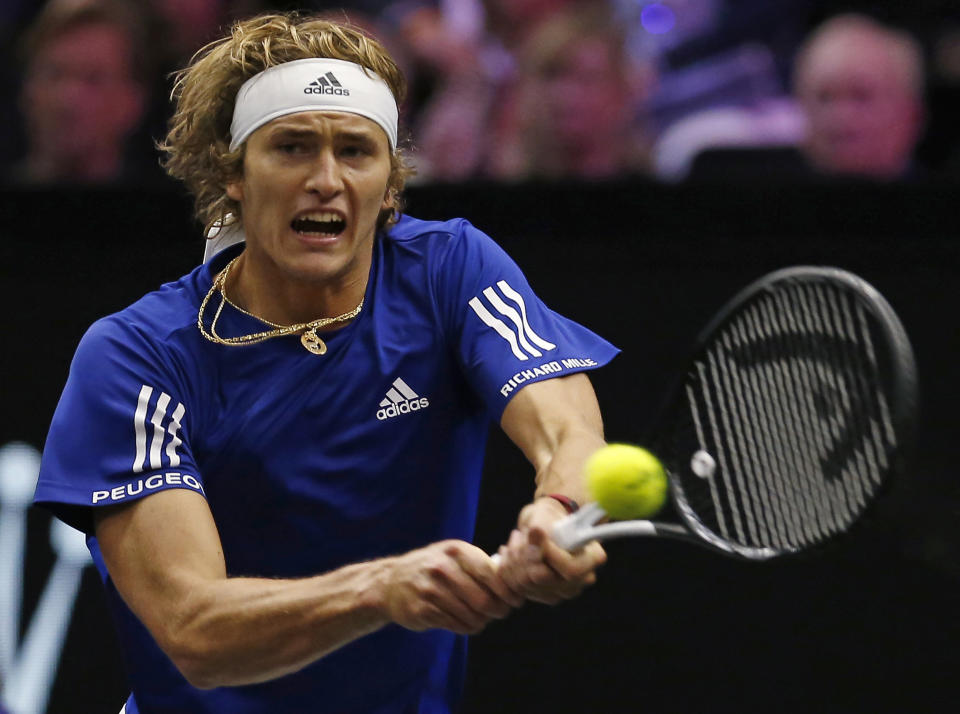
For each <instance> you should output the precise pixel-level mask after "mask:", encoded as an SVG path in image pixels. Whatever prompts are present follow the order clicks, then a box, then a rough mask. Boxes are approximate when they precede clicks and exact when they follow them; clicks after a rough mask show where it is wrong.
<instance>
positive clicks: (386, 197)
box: [228, 187, 397, 211]
mask: <svg viewBox="0 0 960 714" xmlns="http://www.w3.org/2000/svg"><path fill="white" fill-rule="evenodd" d="M228 195H229V194H228ZM230 198H233V196H230ZM396 198H397V189H395V188H393V187H390V188H388V189H387V192H386V193H385V194H383V202H382V203H381V204H380V210H383V211H391V210H393V209H394V208H396V207H397V201H396ZM234 200H235V201H239V200H240V199H239V198H237V199H234Z"/></svg>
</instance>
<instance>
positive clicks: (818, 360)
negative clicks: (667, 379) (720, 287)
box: [682, 283, 896, 549]
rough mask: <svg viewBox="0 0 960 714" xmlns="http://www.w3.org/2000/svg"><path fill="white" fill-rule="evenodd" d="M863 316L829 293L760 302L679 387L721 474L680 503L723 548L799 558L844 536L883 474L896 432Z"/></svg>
mask: <svg viewBox="0 0 960 714" xmlns="http://www.w3.org/2000/svg"><path fill="white" fill-rule="evenodd" d="M874 339H875V337H874V335H873V334H872V328H871V316H870V315H869V314H868V313H867V311H866V310H865V309H864V308H863V307H862V305H861V304H860V303H859V301H858V300H857V299H856V297H855V296H854V295H852V294H850V293H849V292H847V291H844V290H841V289H840V288H837V287H836V286H833V285H829V284H827V283H814V284H801V283H796V284H786V285H781V286H778V289H775V290H770V291H767V292H764V293H761V294H759V295H758V296H756V297H755V298H754V299H753V300H752V302H751V303H749V304H748V305H747V307H746V308H745V309H743V310H741V311H740V312H739V313H738V314H737V316H736V317H734V318H733V319H732V320H731V321H730V322H729V323H728V324H727V325H726V326H725V327H724V329H723V331H722V332H721V333H720V334H719V335H718V336H717V337H716V338H715V339H714V341H713V343H712V344H711V346H709V347H708V348H707V349H706V351H705V353H704V354H703V356H702V359H700V360H698V361H697V362H696V366H695V368H694V370H692V371H691V373H690V375H689V377H688V383H687V385H686V395H687V402H688V406H689V409H690V417H691V421H692V431H693V432H694V433H693V434H692V435H691V436H692V437H693V438H695V439H696V442H697V444H698V445H699V448H700V449H703V450H706V451H707V452H708V453H710V454H711V455H712V456H713V457H714V459H715V461H716V464H717V468H716V472H715V473H714V474H713V475H712V476H711V477H709V478H700V477H697V476H693V475H689V474H687V475H686V477H685V478H684V479H682V484H683V490H684V496H685V497H686V498H687V500H688V502H689V505H690V507H691V509H692V510H693V511H694V512H695V513H696V515H697V517H698V518H701V519H702V520H703V522H704V523H705V524H706V525H707V526H708V527H710V528H713V529H715V531H716V532H717V533H718V534H719V535H720V536H721V537H722V538H724V539H726V540H728V541H731V542H736V543H739V544H743V545H748V546H756V547H774V548H777V549H796V548H799V547H803V546H805V545H810V544H812V543H815V542H818V541H820V540H823V539H824V538H826V537H828V536H830V535H832V534H834V533H836V532H838V531H841V530H845V529H846V528H847V527H848V526H849V525H850V524H851V523H852V521H853V520H855V519H856V517H857V516H858V515H859V514H860V512H862V510H863V509H864V508H865V507H866V504H867V502H868V501H869V500H870V498H871V497H872V495H873V493H874V492H875V490H876V488H877V487H878V485H879V483H880V481H881V479H882V475H883V472H884V471H885V470H886V469H887V468H889V454H890V453H891V451H892V450H893V448H894V447H895V446H896V436H895V429H894V427H893V423H892V419H891V417H890V408H889V404H888V401H887V398H886V396H885V395H884V394H883V392H882V390H878V389H877V385H880V384H883V382H882V377H883V374H882V371H883V370H882V365H880V364H878V361H877V357H876V354H877V351H876V349H875V348H874V344H873V343H874Z"/></svg>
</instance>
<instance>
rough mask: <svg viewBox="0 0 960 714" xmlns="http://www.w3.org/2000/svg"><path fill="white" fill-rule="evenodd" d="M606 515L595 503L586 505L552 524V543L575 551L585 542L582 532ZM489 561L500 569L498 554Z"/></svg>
mask: <svg viewBox="0 0 960 714" xmlns="http://www.w3.org/2000/svg"><path fill="white" fill-rule="evenodd" d="M606 515H607V512H606V511H604V510H603V509H602V508H601V507H600V506H598V505H597V504H596V503H588V504H586V505H585V506H584V507H583V508H581V509H580V510H579V511H576V512H575V513H571V514H570V515H569V516H565V517H564V518H561V519H560V520H559V521H557V522H556V523H555V524H554V526H553V533H552V538H553V542H554V543H556V544H557V545H559V546H560V547H561V548H563V549H564V550H570V551H573V550H576V549H577V548H579V547H580V546H582V545H583V544H584V543H585V542H586V541H585V540H584V537H583V532H584V531H585V530H586V529H588V528H590V527H591V526H592V525H593V524H595V523H596V522H597V521H599V520H600V519H601V518H603V517H604V516H606ZM587 540H592V538H587ZM490 559H491V560H492V561H493V567H494V568H499V567H500V561H501V558H500V554H499V553H494V554H493V555H492V556H490Z"/></svg>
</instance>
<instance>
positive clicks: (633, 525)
mask: <svg viewBox="0 0 960 714" xmlns="http://www.w3.org/2000/svg"><path fill="white" fill-rule="evenodd" d="M811 277H814V278H821V279H823V280H824V281H826V282H832V283H841V284H843V285H845V286H846V287H847V288H849V289H850V290H851V292H852V293H853V295H855V296H856V298H857V300H858V301H859V302H860V303H861V304H862V305H863V306H864V307H865V308H866V309H867V310H869V311H870V312H871V313H872V314H873V315H874V317H876V318H877V319H876V323H877V326H878V327H879V328H880V330H881V332H882V336H883V338H884V341H885V343H886V345H887V346H888V347H889V348H890V350H889V354H890V361H891V368H890V370H889V371H890V374H891V375H892V379H893V382H892V384H891V404H892V405H894V406H895V410H894V412H893V413H892V414H891V419H892V423H893V425H894V430H895V433H896V434H897V440H898V441H897V444H898V446H897V449H896V450H895V453H894V454H892V458H893V461H892V463H891V469H890V470H891V471H892V472H898V471H902V469H903V467H904V464H905V462H906V460H907V455H908V454H909V452H910V451H911V450H912V445H913V441H914V437H915V423H916V413H917V401H918V400H917V379H916V363H915V360H914V356H913V350H912V348H911V346H910V341H909V338H908V337H907V334H906V331H905V330H904V329H903V326H902V324H901V323H900V320H899V318H898V317H897V315H896V313H895V312H894V311H893V308H892V307H891V306H890V304H889V303H888V302H887V301H886V299H885V298H884V297H883V296H882V295H881V294H880V293H879V292H878V291H877V290H876V289H875V288H874V287H873V286H872V285H870V284H869V283H867V282H866V281H865V280H863V279H862V278H860V277H859V276H857V275H854V274H853V273H850V272H847V271H845V270H843V269H840V268H834V267H817V266H793V267H789V268H783V269H781V270H776V271H774V272H771V273H768V274H766V275H764V276H762V277H761V278H759V279H758V280H755V281H754V282H753V283H751V284H749V285H747V286H746V287H745V288H743V289H742V290H740V291H739V292H738V293H737V294H735V295H734V296H733V297H732V298H731V299H730V300H728V301H727V303H726V304H725V305H724V306H723V307H722V308H721V309H720V310H719V311H718V312H717V314H716V315H715V316H714V318H713V319H712V320H710V322H708V323H707V326H706V327H705V328H704V329H703V330H701V331H700V334H699V335H698V337H697V340H696V343H695V347H694V349H693V350H692V351H691V358H690V360H689V364H691V365H693V364H694V363H695V362H696V359H697V358H698V357H699V356H700V355H701V354H702V353H703V352H704V350H705V349H706V347H707V346H708V345H709V343H710V342H711V341H712V339H713V336H714V335H715V334H716V333H717V332H718V331H719V330H721V329H722V328H724V327H725V326H726V324H727V323H728V322H729V321H730V320H731V319H733V318H734V317H735V316H736V315H737V314H739V310H740V308H741V306H743V305H744V303H746V302H748V301H749V300H751V299H752V298H754V296H755V295H757V294H759V293H762V292H763V291H765V290H770V289H772V288H773V286H774V285H779V284H781V283H783V282H785V281H790V280H803V281H804V282H807V281H809V279H810V278H811ZM688 373H689V370H687V371H685V372H684V373H683V374H682V375H680V376H679V377H678V379H677V382H676V384H675V386H674V388H673V390H672V391H671V392H669V394H668V400H667V408H666V409H665V410H661V411H662V413H663V412H664V411H666V412H668V413H669V411H671V410H674V409H677V408H678V407H677V404H678V403H679V401H680V400H679V395H680V394H681V393H682V391H683V390H684V386H685V384H686V381H687V375H688ZM649 443H651V444H653V445H654V448H655V450H656V449H657V446H658V443H659V444H662V443H663V441H662V439H659V438H657V437H654V438H653V439H652V440H650V442H649ZM667 474H668V477H669V483H670V500H671V503H672V504H673V506H674V508H675V510H676V512H677V513H678V515H679V517H680V520H681V521H682V522H683V524H682V525H681V524H675V523H662V522H657V521H650V520H625V521H614V522H609V523H599V521H600V520H602V519H603V518H604V517H605V516H606V512H605V511H604V510H603V508H601V507H600V506H599V505H598V504H596V503H589V504H586V505H585V506H584V507H583V508H581V509H580V510H579V511H577V512H576V513H572V514H570V515H568V516H566V517H565V518H563V519H562V520H560V521H558V522H557V523H556V525H555V526H554V531H553V538H554V540H555V541H556V542H557V543H558V544H559V545H560V546H562V547H564V548H566V549H567V550H571V551H572V550H576V549H578V548H580V547H582V546H583V545H585V544H586V543H588V542H590V541H591V540H609V539H612V538H622V537H626V536H663V537H668V538H672V539H676V540H683V541H687V542H691V543H696V544H698V545H701V546H706V547H708V548H710V549H712V550H715V551H718V552H720V553H723V554H725V555H729V556H732V557H735V558H739V559H744V560H753V561H762V560H768V559H770V558H773V557H777V556H782V555H789V554H794V553H798V552H800V551H805V550H809V549H812V548H816V547H819V546H820V545H822V543H824V542H826V541H828V540H830V539H831V538H825V539H824V540H823V541H821V542H818V543H812V544H807V545H804V546H802V547H782V548H771V547H765V546H747V545H743V544H740V543H735V542H731V541H728V540H726V539H724V538H722V537H720V536H719V535H717V534H716V533H714V532H713V531H712V530H711V529H710V528H708V527H707V526H706V525H704V523H703V522H702V521H701V520H700V518H699V517H698V516H697V514H696V513H695V512H694V510H693V508H692V507H691V506H690V505H689V503H688V501H687V498H686V494H685V492H684V489H683V485H682V483H681V481H680V477H679V475H678V474H676V473H673V472H671V469H670V468H669V466H667ZM890 480H891V479H890V478H887V479H885V482H884V483H883V484H881V486H880V489H878V492H877V493H875V494H874V495H873V497H872V499H871V502H870V503H868V504H867V506H866V508H865V509H864V511H862V512H860V513H859V514H857V516H856V518H855V520H860V519H861V518H862V516H863V514H864V513H865V512H866V511H868V510H870V508H872V506H873V505H874V504H875V503H876V501H877V497H878V496H879V491H880V490H882V489H883V488H887V487H889V481H890ZM853 525H854V524H853V523H851V524H850V527H852V526H853Z"/></svg>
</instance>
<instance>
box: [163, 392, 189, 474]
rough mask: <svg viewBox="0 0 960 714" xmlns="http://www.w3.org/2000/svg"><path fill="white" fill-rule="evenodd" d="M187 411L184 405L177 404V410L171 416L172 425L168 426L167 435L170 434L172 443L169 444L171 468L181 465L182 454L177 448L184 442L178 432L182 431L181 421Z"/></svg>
mask: <svg viewBox="0 0 960 714" xmlns="http://www.w3.org/2000/svg"><path fill="white" fill-rule="evenodd" d="M184 411H186V410H185V409H184V407H183V404H182V403H178V404H177V408H176V409H174V410H173V414H172V415H171V416H170V425H169V426H167V433H168V434H170V443H169V444H167V458H168V459H170V465H171V466H179V465H180V454H178V453H177V447H178V446H180V444H182V443H183V440H182V439H181V438H180V437H179V436H177V432H178V431H180V427H181V426H182V424H181V421H180V420H181V419H183V413H184Z"/></svg>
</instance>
